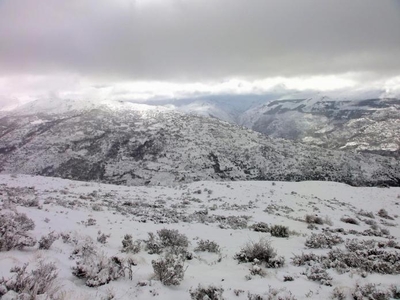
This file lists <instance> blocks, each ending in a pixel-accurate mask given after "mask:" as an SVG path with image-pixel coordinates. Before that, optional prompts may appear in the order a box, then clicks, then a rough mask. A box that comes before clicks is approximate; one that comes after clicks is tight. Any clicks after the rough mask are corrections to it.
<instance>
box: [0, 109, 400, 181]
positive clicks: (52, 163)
mask: <svg viewBox="0 0 400 300" xmlns="http://www.w3.org/2000/svg"><path fill="white" fill-rule="evenodd" d="M63 105H64V106H66V107H68V110H66V111H63V112H62V113H56V112H55V110H54V109H50V110H49V111H48V110H47V107H46V108H43V109H42V107H39V108H37V107H35V106H34V105H33V104H31V106H30V107H29V108H30V110H31V111H33V112H34V113H29V111H27V110H26V109H25V108H23V109H21V110H18V111H14V112H13V114H11V115H9V116H6V117H3V118H1V119H0V170H1V171H2V172H3V173H25V174H39V175H46V176H59V177H63V178H71V179H79V180H97V181H101V182H106V183H118V184H127V185H142V184H152V185H157V184H163V185H166V184H172V183H176V182H191V181H196V180H212V179H218V180H295V181H299V180H332V181H338V182H346V183H349V184H352V185H379V184H389V185H399V184H400V180H399V178H400V165H399V162H398V161H396V160H394V159H391V158H384V157H380V156H373V155H358V154H353V153H346V152H342V151H327V150H324V149H320V148H316V147H310V146H304V145H302V144H298V143H293V142H290V141H285V140H280V139H271V138H268V137H266V136H263V135H262V134H259V133H256V132H254V131H252V130H248V129H244V128H241V127H238V126H234V125H231V124H229V123H226V122H222V121H219V120H217V119H213V118H205V117H199V116H193V115H185V114H182V113H178V112H176V111H173V110H168V109H165V108H159V107H153V106H146V105H137V104H130V103H119V102H107V103H105V104H104V103H100V104H96V105H95V106H94V107H90V108H87V107H85V108H84V109H82V108H81V107H80V106H79V107H78V108H77V107H75V106H74V105H73V104H71V106H68V104H67V103H63ZM39 109H42V110H39Z"/></svg>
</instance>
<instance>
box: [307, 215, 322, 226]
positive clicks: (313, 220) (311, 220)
mask: <svg viewBox="0 0 400 300" xmlns="http://www.w3.org/2000/svg"><path fill="white" fill-rule="evenodd" d="M304 219H305V221H306V223H308V224H318V225H324V220H323V219H322V218H321V217H319V216H316V215H306V216H305V218H304Z"/></svg>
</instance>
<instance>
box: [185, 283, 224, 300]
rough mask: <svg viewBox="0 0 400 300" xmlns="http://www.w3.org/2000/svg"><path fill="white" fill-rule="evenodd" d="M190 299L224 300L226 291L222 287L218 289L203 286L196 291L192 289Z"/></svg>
mask: <svg viewBox="0 0 400 300" xmlns="http://www.w3.org/2000/svg"><path fill="white" fill-rule="evenodd" d="M189 292H190V297H191V299H192V300H204V299H207V300H224V298H223V297H222V293H223V292H224V289H223V288H222V287H216V286H214V285H209V286H207V287H206V286H203V285H199V286H198V287H197V288H196V289H194V290H192V289H190V291H189Z"/></svg>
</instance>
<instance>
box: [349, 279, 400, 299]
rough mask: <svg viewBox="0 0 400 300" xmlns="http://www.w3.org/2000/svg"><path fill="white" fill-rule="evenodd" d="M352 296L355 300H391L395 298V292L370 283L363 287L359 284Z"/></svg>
mask: <svg viewBox="0 0 400 300" xmlns="http://www.w3.org/2000/svg"><path fill="white" fill-rule="evenodd" d="M352 296H353V299H354V300H364V299H371V300H375V299H377V300H389V299H392V297H393V290H392V289H390V288H389V289H387V288H384V287H382V286H381V285H377V284H373V283H368V284H366V285H363V286H361V285H359V284H357V286H356V288H355V290H354V292H353V293H352ZM397 299H398V298H397Z"/></svg>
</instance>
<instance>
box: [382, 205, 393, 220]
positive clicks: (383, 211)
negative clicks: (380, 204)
mask: <svg viewBox="0 0 400 300" xmlns="http://www.w3.org/2000/svg"><path fill="white" fill-rule="evenodd" d="M378 216H380V217H381V218H384V219H388V220H394V218H393V217H391V216H389V213H388V212H387V211H386V209H384V208H381V209H380V210H379V211H378Z"/></svg>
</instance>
